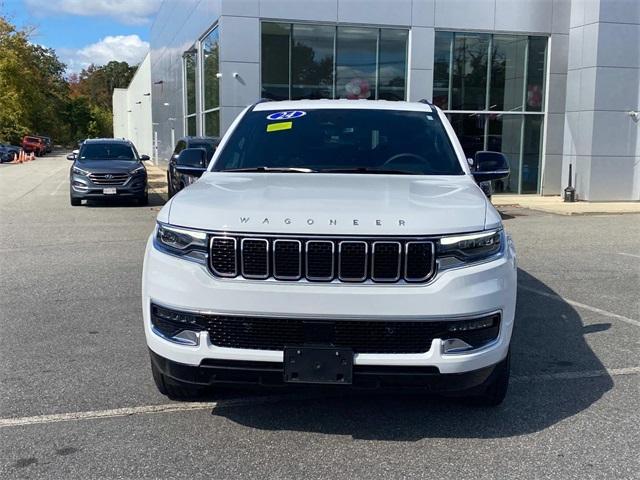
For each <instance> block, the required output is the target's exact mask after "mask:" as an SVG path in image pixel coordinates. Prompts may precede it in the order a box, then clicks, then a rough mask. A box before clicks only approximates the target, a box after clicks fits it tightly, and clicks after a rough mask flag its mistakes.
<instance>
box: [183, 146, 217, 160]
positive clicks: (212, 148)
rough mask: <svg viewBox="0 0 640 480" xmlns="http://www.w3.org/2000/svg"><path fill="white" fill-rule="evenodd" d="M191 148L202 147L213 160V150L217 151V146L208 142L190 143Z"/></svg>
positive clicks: (208, 157) (209, 158)
mask: <svg viewBox="0 0 640 480" xmlns="http://www.w3.org/2000/svg"><path fill="white" fill-rule="evenodd" d="M189 148H202V149H203V150H206V151H207V160H211V157H213V152H215V151H216V146H215V145H213V144H212V143H207V142H193V143H191V144H190V145H189Z"/></svg>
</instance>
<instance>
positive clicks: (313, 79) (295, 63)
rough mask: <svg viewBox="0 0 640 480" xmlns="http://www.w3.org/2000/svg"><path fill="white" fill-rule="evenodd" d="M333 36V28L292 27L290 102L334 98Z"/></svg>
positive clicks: (318, 26)
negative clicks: (303, 99)
mask: <svg viewBox="0 0 640 480" xmlns="http://www.w3.org/2000/svg"><path fill="white" fill-rule="evenodd" d="M334 34H335V28H334V27H328V26H323V25H294V26H293V46H292V50H291V83H292V85H291V98H292V99H294V100H298V99H301V98H333V37H334ZM263 63H264V61H263Z"/></svg>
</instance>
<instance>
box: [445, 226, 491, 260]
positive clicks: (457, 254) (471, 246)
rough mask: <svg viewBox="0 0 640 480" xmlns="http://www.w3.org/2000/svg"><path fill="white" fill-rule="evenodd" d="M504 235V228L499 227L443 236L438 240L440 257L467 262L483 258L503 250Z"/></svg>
mask: <svg viewBox="0 0 640 480" xmlns="http://www.w3.org/2000/svg"><path fill="white" fill-rule="evenodd" d="M503 236H504V233H503V230H502V229H499V230H489V231H486V232H480V233H472V234H467V235H456V236H451V237H442V238H441V239H440V241H439V242H438V257H439V258H445V259H447V258H448V259H457V260H459V261H462V262H465V263H468V262H475V261H478V260H483V259H485V258H487V257H491V256H493V255H496V254H498V253H499V252H500V251H501V250H502V244H503V241H504V240H503ZM448 263H451V262H448Z"/></svg>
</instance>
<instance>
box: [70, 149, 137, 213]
mask: <svg viewBox="0 0 640 480" xmlns="http://www.w3.org/2000/svg"><path fill="white" fill-rule="evenodd" d="M67 159H69V160H72V161H73V165H72V166H71V171H70V174H69V178H70V185H69V195H70V198H71V205H74V206H77V205H80V202H81V201H82V200H88V199H94V198H107V197H124V198H132V199H135V200H137V201H138V203H139V204H140V205H146V204H147V202H148V189H147V188H148V187H147V170H146V168H145V166H144V163H142V162H143V161H144V160H149V157H148V156H147V155H142V156H139V155H138V152H137V151H136V147H135V146H134V145H133V143H131V142H130V141H128V140H115V139H104V138H98V139H90V140H85V141H84V142H83V143H82V145H81V146H80V151H79V152H78V153H77V154H75V153H71V154H69V155H67Z"/></svg>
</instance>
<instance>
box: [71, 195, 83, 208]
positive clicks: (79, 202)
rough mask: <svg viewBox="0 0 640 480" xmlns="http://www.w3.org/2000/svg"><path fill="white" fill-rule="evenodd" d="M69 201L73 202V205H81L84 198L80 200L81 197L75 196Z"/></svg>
mask: <svg viewBox="0 0 640 480" xmlns="http://www.w3.org/2000/svg"><path fill="white" fill-rule="evenodd" d="M69 201H70V202H71V206H72V207H79V206H80V204H81V203H82V200H80V199H79V198H73V197H70V198H69Z"/></svg>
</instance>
